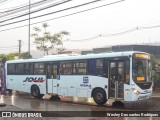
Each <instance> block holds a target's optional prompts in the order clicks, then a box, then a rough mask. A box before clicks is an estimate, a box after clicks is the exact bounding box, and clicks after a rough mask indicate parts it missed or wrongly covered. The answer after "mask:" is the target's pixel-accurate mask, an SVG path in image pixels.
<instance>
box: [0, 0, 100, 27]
mask: <svg viewBox="0 0 160 120" xmlns="http://www.w3.org/2000/svg"><path fill="white" fill-rule="evenodd" d="M63 1H64V0H63ZM69 1H71V0H68V1H64V2H61V3H57V4H55V5H51V6H49V7H46V8H42V9H40V10H35V11H32V12H30V14H32V13H35V12H39V11H41V10H44V9H48V8H50V7H53V6H57V5H60V4H63V3H66V2H69ZM99 1H102V0H94V1H91V2H87V3H84V4H79V5H76V6H72V7H69V8H65V9H61V10H58V11H54V12H50V13H46V14H43V15H39V16H35V17H32V18H31V19H35V18H39V17H43V16H47V15H51V14H55V13H59V12H63V11H66V10H70V9H74V8H78V7H81V6H85V5H89V4H92V3H95V2H99ZM28 14H29V13H28V12H27V13H25V14H23V15H19V16H16V17H13V18H9V19H5V20H3V21H0V23H3V22H6V21H9V20H14V19H16V18H20V17H23V16H26V15H28ZM26 20H28V19H23V20H19V21H16V22H14V23H17V22H23V21H26ZM11 23H13V22H11ZM5 25H10V23H8V24H5ZM5 25H4V26H5Z"/></svg>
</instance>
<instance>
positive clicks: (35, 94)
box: [31, 85, 43, 98]
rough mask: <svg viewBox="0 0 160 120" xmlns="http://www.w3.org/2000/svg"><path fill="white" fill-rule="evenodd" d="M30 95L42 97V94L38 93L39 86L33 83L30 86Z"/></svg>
mask: <svg viewBox="0 0 160 120" xmlns="http://www.w3.org/2000/svg"><path fill="white" fill-rule="evenodd" d="M31 95H32V96H33V97H34V98H42V97H43V95H42V94H40V90H39V87H38V86H37V85H33V86H32V87H31Z"/></svg>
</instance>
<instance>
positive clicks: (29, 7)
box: [28, 0, 31, 55]
mask: <svg viewBox="0 0 160 120" xmlns="http://www.w3.org/2000/svg"><path fill="white" fill-rule="evenodd" d="M28 9H29V11H28V12H29V18H28V21H29V23H28V54H29V55H30V41H31V40H30V25H31V22H30V17H31V16H30V12H31V0H29V6H28Z"/></svg>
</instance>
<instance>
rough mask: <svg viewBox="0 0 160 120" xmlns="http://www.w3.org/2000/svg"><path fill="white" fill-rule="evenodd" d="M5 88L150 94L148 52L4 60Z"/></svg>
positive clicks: (129, 96)
mask: <svg viewBox="0 0 160 120" xmlns="http://www.w3.org/2000/svg"><path fill="white" fill-rule="evenodd" d="M5 67H6V87H7V89H8V90H16V91H22V92H28V93H31V94H32V96H33V97H36V98H38V97H42V96H43V95H44V94H52V95H58V96H76V97H85V98H93V100H94V101H95V102H96V103H97V104H105V103H106V102H107V100H108V99H114V100H116V101H137V100H144V99H148V98H150V96H151V94H152V80H151V61H150V55H149V54H148V53H145V52H138V51H127V52H111V53H101V54H88V55H51V56H44V57H43V58H38V59H25V60H23V59H19V60H12V61H7V62H6V64H5Z"/></svg>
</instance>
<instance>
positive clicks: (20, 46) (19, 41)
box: [18, 40, 22, 59]
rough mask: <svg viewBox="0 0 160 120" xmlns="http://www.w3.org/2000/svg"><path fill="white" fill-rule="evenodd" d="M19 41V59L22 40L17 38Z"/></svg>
mask: <svg viewBox="0 0 160 120" xmlns="http://www.w3.org/2000/svg"><path fill="white" fill-rule="evenodd" d="M18 42H19V59H20V54H21V47H22V44H21V43H22V41H21V40H18Z"/></svg>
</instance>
